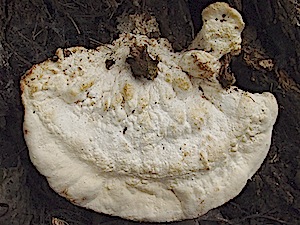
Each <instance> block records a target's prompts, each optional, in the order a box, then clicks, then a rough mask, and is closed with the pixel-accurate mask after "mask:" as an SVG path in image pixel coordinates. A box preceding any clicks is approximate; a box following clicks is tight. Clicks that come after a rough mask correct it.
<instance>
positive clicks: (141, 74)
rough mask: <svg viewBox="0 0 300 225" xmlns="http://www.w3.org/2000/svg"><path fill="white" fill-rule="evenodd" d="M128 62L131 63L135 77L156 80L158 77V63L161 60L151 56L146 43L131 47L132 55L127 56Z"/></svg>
mask: <svg viewBox="0 0 300 225" xmlns="http://www.w3.org/2000/svg"><path fill="white" fill-rule="evenodd" d="M126 62H127V63H128V64H129V65H130V68H131V71H132V73H133V76H134V77H135V78H146V79H147V80H154V79H155V78H156V77H157V72H158V71H157V64H158V62H159V61H158V60H154V59H152V58H151V57H150V56H149V53H148V52H147V48H146V45H144V46H137V45H133V46H132V47H130V56H128V57H127V58H126Z"/></svg>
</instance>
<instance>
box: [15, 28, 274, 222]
mask: <svg viewBox="0 0 300 225" xmlns="http://www.w3.org/2000/svg"><path fill="white" fill-rule="evenodd" d="M207 32H208V31H207ZM134 45H137V46H146V47H147V51H148V53H149V55H150V57H152V58H153V59H157V60H159V63H158V66H157V67H158V76H157V77H156V78H154V79H153V80H147V79H144V78H134V76H133V75H132V71H131V68H130V66H129V64H127V63H126V58H127V57H128V55H129V53H130V47H132V46H134ZM236 48H238V47H236ZM236 48H235V49H236ZM223 54H225V53H223ZM56 55H57V58H56V60H54V61H55V62H54V61H53V60H47V61H45V62H43V63H41V64H38V65H35V66H34V67H33V68H32V69H31V70H30V71H28V72H27V74H26V75H25V76H24V77H23V78H22V81H21V89H22V91H23V94H22V100H23V104H24V107H25V118H24V135H25V139H26V143H27V145H28V149H29V151H30V157H31V160H32V162H33V164H34V165H35V166H36V167H37V168H38V170H39V171H40V172H41V173H42V174H43V175H44V176H46V177H47V179H48V182H49V184H50V186H51V187H52V188H53V189H54V190H55V191H56V192H58V193H59V194H60V195H62V196H64V197H66V198H67V199H69V200H70V201H71V202H73V203H74V204H77V205H80V206H83V207H86V208H90V209H93V210H95V211H97V212H102V213H106V214H110V215H115V216H120V217H123V218H126V219H131V220H137V221H152V222H165V221H175V220H183V219H189V218H195V217H197V216H199V215H203V214H205V213H206V212H207V211H208V210H210V209H212V208H215V207H217V206H220V205H222V204H224V203H225V202H227V201H229V200H230V199H232V198H233V197H235V196H236V195H237V194H238V193H239V192H240V191H241V190H242V188H243V187H244V186H245V184H246V182H247V180H248V179H249V178H251V176H252V175H253V174H254V173H255V172H256V170H257V169H258V168H259V167H260V165H261V163H262V162H263V160H264V158H265V156H266V155H267V152H268V149H269V147H270V143H271V133H272V127H273V124H274V122H275V120H276V117H277V103H276V100H275V98H274V96H273V95H272V94H270V93H263V94H251V93H248V92H245V91H242V90H239V89H238V88H237V87H234V86H232V87H230V88H229V89H227V90H226V89H223V88H222V87H221V85H220V84H219V83H218V81H217V79H216V76H217V73H218V71H219V68H220V63H219V62H218V58H219V56H218V57H217V56H214V54H210V53H207V52H204V51H201V50H193V51H188V52H186V53H173V52H172V49H171V47H170V44H169V42H168V41H167V40H165V39H149V38H147V37H146V36H143V35H138V34H123V35H121V37H120V38H119V39H118V40H116V41H115V42H114V43H113V44H112V45H105V46H101V47H99V48H98V49H96V50H88V49H85V48H82V47H75V48H69V49H66V50H62V49H58V51H57V53H56ZM107 60H110V61H111V62H114V63H112V64H111V65H109V66H108V65H107V62H108V61H107ZM203 65H205V66H204V67H203ZM201 68H202V69H201Z"/></svg>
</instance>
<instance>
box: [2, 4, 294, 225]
mask: <svg viewBox="0 0 300 225" xmlns="http://www.w3.org/2000/svg"><path fill="white" fill-rule="evenodd" d="M133 2H137V3H139V4H140V5H139V6H136V5H134V4H133ZM212 2H214V1H207V0H206V1H200V0H198V1H192V0H191V1H188V2H187V1H185V0H166V1H159V0H148V1H145V0H136V1H126V0H102V1H100V0H86V1H84V0H73V1H71V0H22V1H21V0H10V1H9V0H0V224H1V225H8V224H9V225H27V224H36V225H43V224H87V225H89V224H91V225H98V224H105V225H108V224H109V225H112V224H134V223H133V222H130V221H126V220H122V219H120V218H116V217H110V216H107V215H102V214H97V213H94V212H92V211H89V210H86V209H83V208H80V207H77V206H74V205H72V204H71V203H69V202H68V201H67V200H65V199H64V198H62V197H60V196H58V195H57V194H56V193H55V192H54V191H52V190H51V189H50V188H49V186H48V184H47V182H46V179H45V178H44V177H43V176H41V175H40V174H39V173H38V172H37V170H36V169H35V167H34V166H33V165H32V164H31V162H30V160H29V157H28V152H27V147H26V144H25V142H24V139H23V133H22V120H23V108H22V104H21V101H20V90H19V80H20V77H21V76H22V75H23V74H24V73H25V72H26V70H28V69H29V68H30V67H31V66H32V65H33V64H35V63H39V62H41V61H43V60H45V59H47V58H48V57H51V56H52V55H53V54H54V52H55V50H56V49H57V48H58V47H63V48H64V47H69V46H76V45H81V46H86V47H88V48H94V47H96V46H98V45H100V44H102V43H108V42H111V41H112V40H113V39H115V38H116V37H117V36H118V31H117V29H116V25H117V22H116V18H117V17H118V16H120V15H122V14H130V13H134V12H148V13H150V14H152V15H155V16H156V18H157V20H158V22H159V25H160V28H161V33H162V36H163V37H166V38H168V39H169V40H170V41H171V42H172V43H173V47H174V48H175V49H176V50H182V49H184V48H186V47H187V45H188V44H189V43H190V41H191V40H192V38H193V37H194V32H195V33H196V32H198V31H199V29H200V27H201V20H200V12H201V10H202V9H203V7H205V6H207V5H208V4H209V3H212ZM228 2H229V3H231V4H232V5H233V6H235V7H236V8H238V9H239V10H240V11H241V12H242V14H243V17H244V19H245V21H246V25H247V28H246V30H245V32H244V42H243V51H242V53H241V55H240V56H238V57H235V58H234V59H233V60H232V63H231V68H232V71H233V72H234V73H235V76H236V79H237V83H236V84H237V85H238V86H239V87H240V88H243V89H244V90H248V91H251V92H263V91H270V92H272V93H273V94H274V95H275V96H276V98H277V100H278V104H279V117H278V120H277V122H276V124H275V127H274V132H273V138H272V146H271V149H270V152H269V154H268V156H267V158H266V160H265V162H264V164H263V165H262V167H261V169H260V170H259V171H258V172H257V173H256V174H255V175H254V177H253V178H252V179H251V180H249V182H248V184H247V186H246V187H245V189H244V190H243V191H242V193H241V194H240V195H239V196H237V197H236V198H235V199H233V200H232V201H230V202H228V203H227V204H225V205H223V206H221V207H219V208H217V209H214V210H212V211H210V212H209V213H208V214H207V215H204V216H203V217H201V218H198V219H195V220H190V221H183V222H179V223H174V224H251V225H252V224H275V225H276V224H295V225H296V224H300V192H299V188H300V163H299V162H300V161H299V160H300V151H299V150H300V139H299V137H300V135H299V129H300V90H299V82H300V74H299V67H300V66H299V65H300V63H299V56H300V47H299V40H300V35H299V22H298V19H299V12H300V8H299V4H298V3H297V1H283V0H282V1H280V0H276V1H275V0H273V1H272V0H268V1H250V0H245V1H241V0H232V1H228ZM241 2H243V4H242V5H240V3H241ZM259 2H261V3H259ZM193 24H194V25H193ZM266 59H271V62H272V63H273V64H274V66H273V67H270V68H264V67H262V66H261V62H263V61H262V60H266ZM59 221H60V222H59Z"/></svg>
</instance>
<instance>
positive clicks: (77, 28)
mask: <svg viewBox="0 0 300 225" xmlns="http://www.w3.org/2000/svg"><path fill="white" fill-rule="evenodd" d="M66 15H67V17H68V18H69V19H70V20H71V22H72V23H73V25H74V27H75V29H76V30H77V34H81V32H80V30H79V27H78V26H77V24H76V22H75V21H74V19H73V18H72V17H71V16H70V14H69V13H67V14H66Z"/></svg>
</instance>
